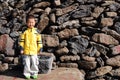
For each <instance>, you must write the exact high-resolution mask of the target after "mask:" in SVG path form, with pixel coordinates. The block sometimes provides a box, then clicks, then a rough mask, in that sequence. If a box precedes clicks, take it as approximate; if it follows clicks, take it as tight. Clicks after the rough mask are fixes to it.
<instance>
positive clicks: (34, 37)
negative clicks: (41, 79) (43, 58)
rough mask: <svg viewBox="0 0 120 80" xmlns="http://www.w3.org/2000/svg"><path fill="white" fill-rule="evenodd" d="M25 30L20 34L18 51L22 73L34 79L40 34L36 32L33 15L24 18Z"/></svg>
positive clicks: (36, 70) (36, 72) (36, 74)
mask: <svg viewBox="0 0 120 80" xmlns="http://www.w3.org/2000/svg"><path fill="white" fill-rule="evenodd" d="M26 22H27V27H28V28H27V30H25V31H24V32H23V33H22V34H21V36H20V41H19V45H20V53H21V54H22V55H23V65H24V70H23V75H24V76H25V78H27V79H30V77H32V78H33V79H36V78H37V76H38V71H39V69H38V56H37V53H39V51H40V49H41V48H42V39H41V35H40V34H39V33H38V32H37V29H36V28H34V26H35V17H34V16H33V15H29V16H28V17H27V19H26Z"/></svg>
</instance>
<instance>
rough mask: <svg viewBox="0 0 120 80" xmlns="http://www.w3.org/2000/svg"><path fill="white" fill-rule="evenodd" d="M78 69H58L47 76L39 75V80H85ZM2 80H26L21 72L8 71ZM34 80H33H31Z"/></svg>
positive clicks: (1, 76)
mask: <svg viewBox="0 0 120 80" xmlns="http://www.w3.org/2000/svg"><path fill="white" fill-rule="evenodd" d="M80 76H81V72H80V71H79V69H77V68H57V69H54V70H52V71H51V72H49V73H47V74H39V75H38V79H37V80H83V79H81V78H80ZM0 80H25V78H24V76H23V75H22V73H21V71H18V70H17V71H15V70H14V71H13V70H11V71H8V72H6V73H4V74H1V75H0ZM30 80H32V79H30Z"/></svg>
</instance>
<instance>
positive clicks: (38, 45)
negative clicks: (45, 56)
mask: <svg viewBox="0 0 120 80" xmlns="http://www.w3.org/2000/svg"><path fill="white" fill-rule="evenodd" d="M42 48H43V44H42V36H41V34H38V35H37V51H38V52H40V51H41V50H42Z"/></svg>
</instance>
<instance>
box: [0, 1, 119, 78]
mask: <svg viewBox="0 0 120 80" xmlns="http://www.w3.org/2000/svg"><path fill="white" fill-rule="evenodd" d="M119 10H120V0H0V72H3V71H5V70H7V69H9V68H10V66H11V65H18V63H19V62H18V56H19V55H20V54H19V49H18V47H17V46H18V44H17V42H18V37H19V35H20V34H21V33H22V31H23V30H24V29H25V28H26V25H25V23H26V16H27V15H28V14H34V16H35V17H36V22H37V23H36V27H37V28H38V29H39V30H40V32H39V33H41V34H42V37H43V44H44V49H43V51H44V52H47V53H52V54H54V56H55V60H54V65H56V66H58V67H74V68H75V67H76V68H79V69H82V70H83V71H84V72H85V76H86V77H85V80H118V79H119V78H120V68H119V67H120V60H119V59H120V58H119V57H120V56H119V54H120V45H119V43H120V41H119V40H120V15H119V14H120V11H119Z"/></svg>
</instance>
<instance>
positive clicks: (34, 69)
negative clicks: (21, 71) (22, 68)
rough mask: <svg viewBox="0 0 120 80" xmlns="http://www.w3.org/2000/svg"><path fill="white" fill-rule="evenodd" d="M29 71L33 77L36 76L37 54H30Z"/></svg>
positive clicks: (37, 70)
mask: <svg viewBox="0 0 120 80" xmlns="http://www.w3.org/2000/svg"><path fill="white" fill-rule="evenodd" d="M31 64H32V65H31V73H32V77H33V78H37V75H38V72H39V69H38V64H39V62H38V56H37V55H32V56H31Z"/></svg>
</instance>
